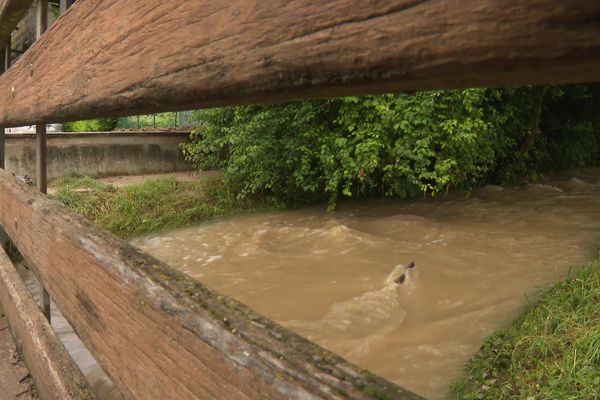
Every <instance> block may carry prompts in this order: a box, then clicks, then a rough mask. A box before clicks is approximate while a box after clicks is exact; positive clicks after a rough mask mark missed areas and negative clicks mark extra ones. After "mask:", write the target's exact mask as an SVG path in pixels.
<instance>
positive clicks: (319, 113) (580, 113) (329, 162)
mask: <svg viewBox="0 0 600 400" xmlns="http://www.w3.org/2000/svg"><path fill="white" fill-rule="evenodd" d="M536 105H537V107H536ZM599 109H600V86H599V85H595V86H593V85H592V86H564V87H548V88H539V87H523V88H511V89H469V90H455V91H432V92H421V93H416V94H414V95H406V94H395V95H381V96H366V97H346V98H340V99H331V100H324V101H312V102H301V103H287V104H282V105H267V106H241V107H229V108H220V109H211V110H201V111H198V112H196V113H195V116H194V119H195V120H196V125H197V126H198V128H197V129H196V130H195V131H194V133H193V134H192V140H193V142H192V143H190V144H187V145H184V147H183V149H184V152H185V153H186V156H187V158H188V159H189V160H191V161H192V162H194V163H195V164H196V165H197V166H198V167H199V168H222V169H224V172H225V179H226V182H227V185H228V186H229V187H230V188H231V189H232V190H233V191H235V192H237V193H238V195H239V196H240V197H268V198H271V199H273V200H275V201H276V202H278V203H280V204H283V205H296V204H298V203H300V204H302V203H308V202H313V201H316V200H323V199H329V202H330V206H331V207H333V206H334V205H335V203H336V201H337V199H338V198H340V197H342V198H343V197H367V196H393V197H399V198H412V197H417V196H423V195H436V194H439V193H445V192H446V191H448V190H449V189H455V188H467V189H468V188H471V187H473V186H475V185H479V184H482V183H486V182H492V183H507V182H515V181H518V180H520V179H523V178H525V179H526V178H529V177H532V176H533V177H535V175H536V173H537V172H539V171H543V170H546V169H549V168H555V167H561V168H569V167H581V166H583V165H588V164H594V163H599V162H600V117H599V115H600V113H599V112H598V110H599ZM536 110H538V111H541V119H540V120H539V121H538V120H536V119H535V118H533V116H534V115H536ZM537 115H540V114H539V113H537Z"/></svg>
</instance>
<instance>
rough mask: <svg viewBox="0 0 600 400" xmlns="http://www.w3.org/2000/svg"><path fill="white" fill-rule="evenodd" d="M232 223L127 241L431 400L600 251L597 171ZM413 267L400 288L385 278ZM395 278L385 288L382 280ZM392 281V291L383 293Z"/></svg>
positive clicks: (240, 219)
mask: <svg viewBox="0 0 600 400" xmlns="http://www.w3.org/2000/svg"><path fill="white" fill-rule="evenodd" d="M323 208H324V207H323V206H319V207H313V208H305V209H301V210H297V211H289V212H276V213H266V214H256V215H246V216H238V217H235V218H229V219H225V220H222V221H218V222H215V223H211V224H205V225H201V226H196V227H193V228H188V229H181V230H177V231H174V232H168V233H162V234H159V235H151V236H147V237H143V238H138V239H136V240H134V241H133V243H134V244H135V245H137V246H139V247H140V248H142V249H144V250H145V251H148V252H149V253H151V254H152V255H154V256H156V257H157V258H159V259H161V260H163V261H165V262H167V263H169V264H170V265H171V266H173V267H175V268H179V269H181V270H182V271H184V272H186V273H187V274H189V275H191V276H193V277H195V278H197V279H199V280H200V281H202V282H204V283H205V284H206V285H208V286H210V287H212V288H214V289H217V290H218V291H220V292H222V293H224V294H227V295H229V296H231V297H233V298H235V299H237V300H239V301H241V302H242V303H245V304H247V305H249V306H251V307H252V308H254V309H256V310H257V311H258V312H260V313H262V314H264V315H266V316H267V317H269V318H272V319H274V320H275V321H278V322H279V323H281V324H283V325H284V326H286V327H288V328H290V329H293V330H295V331H297V332H299V333H301V334H303V335H305V336H307V337H308V338H310V339H311V340H313V341H315V342H317V343H318V344H320V345H322V346H323V347H325V348H327V349H329V350H333V351H335V352H336V353H339V354H341V355H342V356H344V357H345V358H347V359H349V360H351V361H353V362H354V363H356V364H358V365H360V366H363V367H366V368H368V369H370V370H372V371H373V372H375V373H377V374H380V375H382V376H384V377H386V378H388V379H390V380H392V381H394V382H396V383H398V384H399V385H401V386H404V387H406V388H408V389H411V390H413V391H414V392H416V393H419V394H421V395H423V396H426V397H428V398H431V399H442V398H444V397H446V396H447V395H448V386H449V384H450V383H451V382H452V380H454V379H455V378H456V377H458V376H459V375H460V374H461V371H462V367H463V364H464V363H465V361H466V360H467V359H468V358H469V357H470V356H471V355H472V354H473V353H474V352H475V351H476V350H477V349H478V347H479V346H480V344H481V343H482V341H483V339H484V338H485V337H486V336H488V335H489V334H490V333H492V332H493V331H494V330H495V329H497V328H499V327H502V326H504V325H506V324H507V323H508V322H509V321H511V320H512V319H513V318H514V317H515V316H517V315H518V314H519V313H520V312H521V311H522V310H523V307H524V305H525V304H526V303H527V297H526V296H532V295H535V294H536V293H537V292H538V291H539V287H540V286H544V285H547V284H549V283H551V282H555V281H557V280H559V279H561V278H564V277H565V276H566V275H567V273H568V271H569V267H570V266H571V265H574V264H575V265H576V264H580V263H586V262H589V261H591V260H592V259H593V258H594V256H595V255H596V254H597V251H598V246H599V245H600V173H599V171H598V170H595V171H588V173H587V174H583V175H580V176H578V177H577V178H566V177H565V178H564V179H562V180H556V181H552V182H547V183H545V184H538V185H529V186H523V187H515V188H506V189H502V188H500V187H494V186H488V187H484V188H481V189H478V190H476V191H475V192H473V193H472V194H471V195H470V197H468V198H465V197H464V196H462V198H461V196H459V195H455V197H454V198H450V199H446V200H436V201H416V202H398V201H369V202H367V203H360V204H359V203H355V204H345V205H344V206H342V207H340V208H339V209H338V210H337V211H336V212H334V213H326V212H325V211H324V210H323ZM410 261H414V262H415V263H416V267H415V268H414V269H411V270H409V271H408V274H407V278H406V280H405V281H404V283H403V284H396V283H394V282H393V279H388V278H389V277H390V274H391V273H392V271H393V270H394V268H395V266H397V265H398V264H406V263H409V262H410ZM392 278H393V277H392ZM390 281H392V282H390Z"/></svg>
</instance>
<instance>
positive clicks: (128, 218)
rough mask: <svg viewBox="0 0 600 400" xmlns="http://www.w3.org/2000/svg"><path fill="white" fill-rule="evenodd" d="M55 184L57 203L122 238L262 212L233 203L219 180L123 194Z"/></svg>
mask: <svg viewBox="0 0 600 400" xmlns="http://www.w3.org/2000/svg"><path fill="white" fill-rule="evenodd" d="M56 184H57V185H58V187H59V189H58V191H57V193H56V194H55V195H54V197H55V198H56V199H58V200H59V201H60V202H62V203H63V204H64V205H66V206H67V207H70V208H72V209H74V210H75V211H77V212H78V213H80V214H82V215H84V216H85V217H86V218H88V219H89V220H90V221H92V222H94V223H96V224H97V225H99V226H101V227H103V228H104V229H107V230H108V231H110V232H112V233H113V234H115V235H117V236H120V237H122V238H128V237H131V236H134V235H140V234H144V233H149V232H155V231H160V230H168V229H174V228H178V227H182V226H186V225H191V224H194V223H198V222H201V221H205V220H209V219H211V218H214V217H216V216H220V215H224V214H231V213H235V212H241V211H250V210H256V209H259V208H262V207H266V204H265V203H260V202H256V201H250V200H247V199H238V198H237V197H236V196H235V195H233V194H232V193H231V192H230V191H229V190H228V189H227V187H226V186H225V185H224V184H223V179H222V178H218V177H212V178H205V179H203V180H201V181H193V182H182V181H178V180H176V179H175V178H174V177H167V178H162V179H157V180H150V181H146V182H144V183H141V184H138V185H132V186H128V187H124V188H117V187H115V186H112V185H103V184H101V183H100V182H98V181H95V180H94V179H91V178H63V179H61V180H59V181H57V182H56Z"/></svg>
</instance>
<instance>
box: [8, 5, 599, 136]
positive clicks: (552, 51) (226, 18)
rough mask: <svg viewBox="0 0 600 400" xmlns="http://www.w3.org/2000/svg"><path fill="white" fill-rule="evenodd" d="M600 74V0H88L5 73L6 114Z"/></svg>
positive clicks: (78, 115)
mask: <svg viewBox="0 0 600 400" xmlns="http://www.w3.org/2000/svg"><path fill="white" fill-rule="evenodd" d="M65 38H68V40H66V39H65ZM599 80H600V2H599V1H598V0H569V1H564V0H528V1H519V2H515V1H510V0H472V1H468V2H464V1H460V0H429V1H427V0H365V1H353V0H335V1H331V0H317V1H313V0H295V1H286V0H263V1H258V0H222V1H209V0H183V1H178V2H177V3H176V4H174V3H172V2H165V1H161V0H144V1H128V0H79V1H77V2H76V3H75V4H74V6H73V7H71V8H70V9H69V10H68V12H67V13H66V14H65V15H64V16H63V17H62V18H61V19H60V20H59V21H58V22H57V23H56V24H54V25H53V26H52V27H51V28H50V30H49V31H48V32H46V34H44V36H43V37H42V38H41V40H39V41H38V42H36V43H35V44H34V46H33V47H32V48H31V49H30V50H29V51H28V52H27V54H25V55H24V56H23V57H22V58H21V59H20V60H19V61H18V62H17V63H16V65H14V66H13V68H12V69H11V70H10V71H9V72H8V73H7V74H5V76H3V77H2V78H1V79H0V125H2V124H4V125H7V126H14V125H19V124H25V123H38V122H43V121H47V122H61V121H67V120H74V119H83V118H88V117H97V116H111V115H112V116H116V115H132V114H136V113H138V114H139V113H147V112H156V111H167V110H179V109H191V108H199V107H212V106H221V105H231V104H244V103H259V102H276V101H284V100H295V99H308V98H319V97H332V96H339V95H350V94H354V95H355V94H365V93H378V92H392V91H415V90H426V89H442V88H462V87H475V86H499V85H514V84H547V83H568V82H588V81H599Z"/></svg>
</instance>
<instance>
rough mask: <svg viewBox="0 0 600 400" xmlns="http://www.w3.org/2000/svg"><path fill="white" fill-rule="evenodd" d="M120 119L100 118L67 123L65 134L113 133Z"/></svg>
mask: <svg viewBox="0 0 600 400" xmlns="http://www.w3.org/2000/svg"><path fill="white" fill-rule="evenodd" d="M117 121H118V118H98V119H88V120H85V121H75V122H66V123H65V124H64V130H65V132H102V131H112V130H114V129H115V127H116V126H117Z"/></svg>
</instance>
